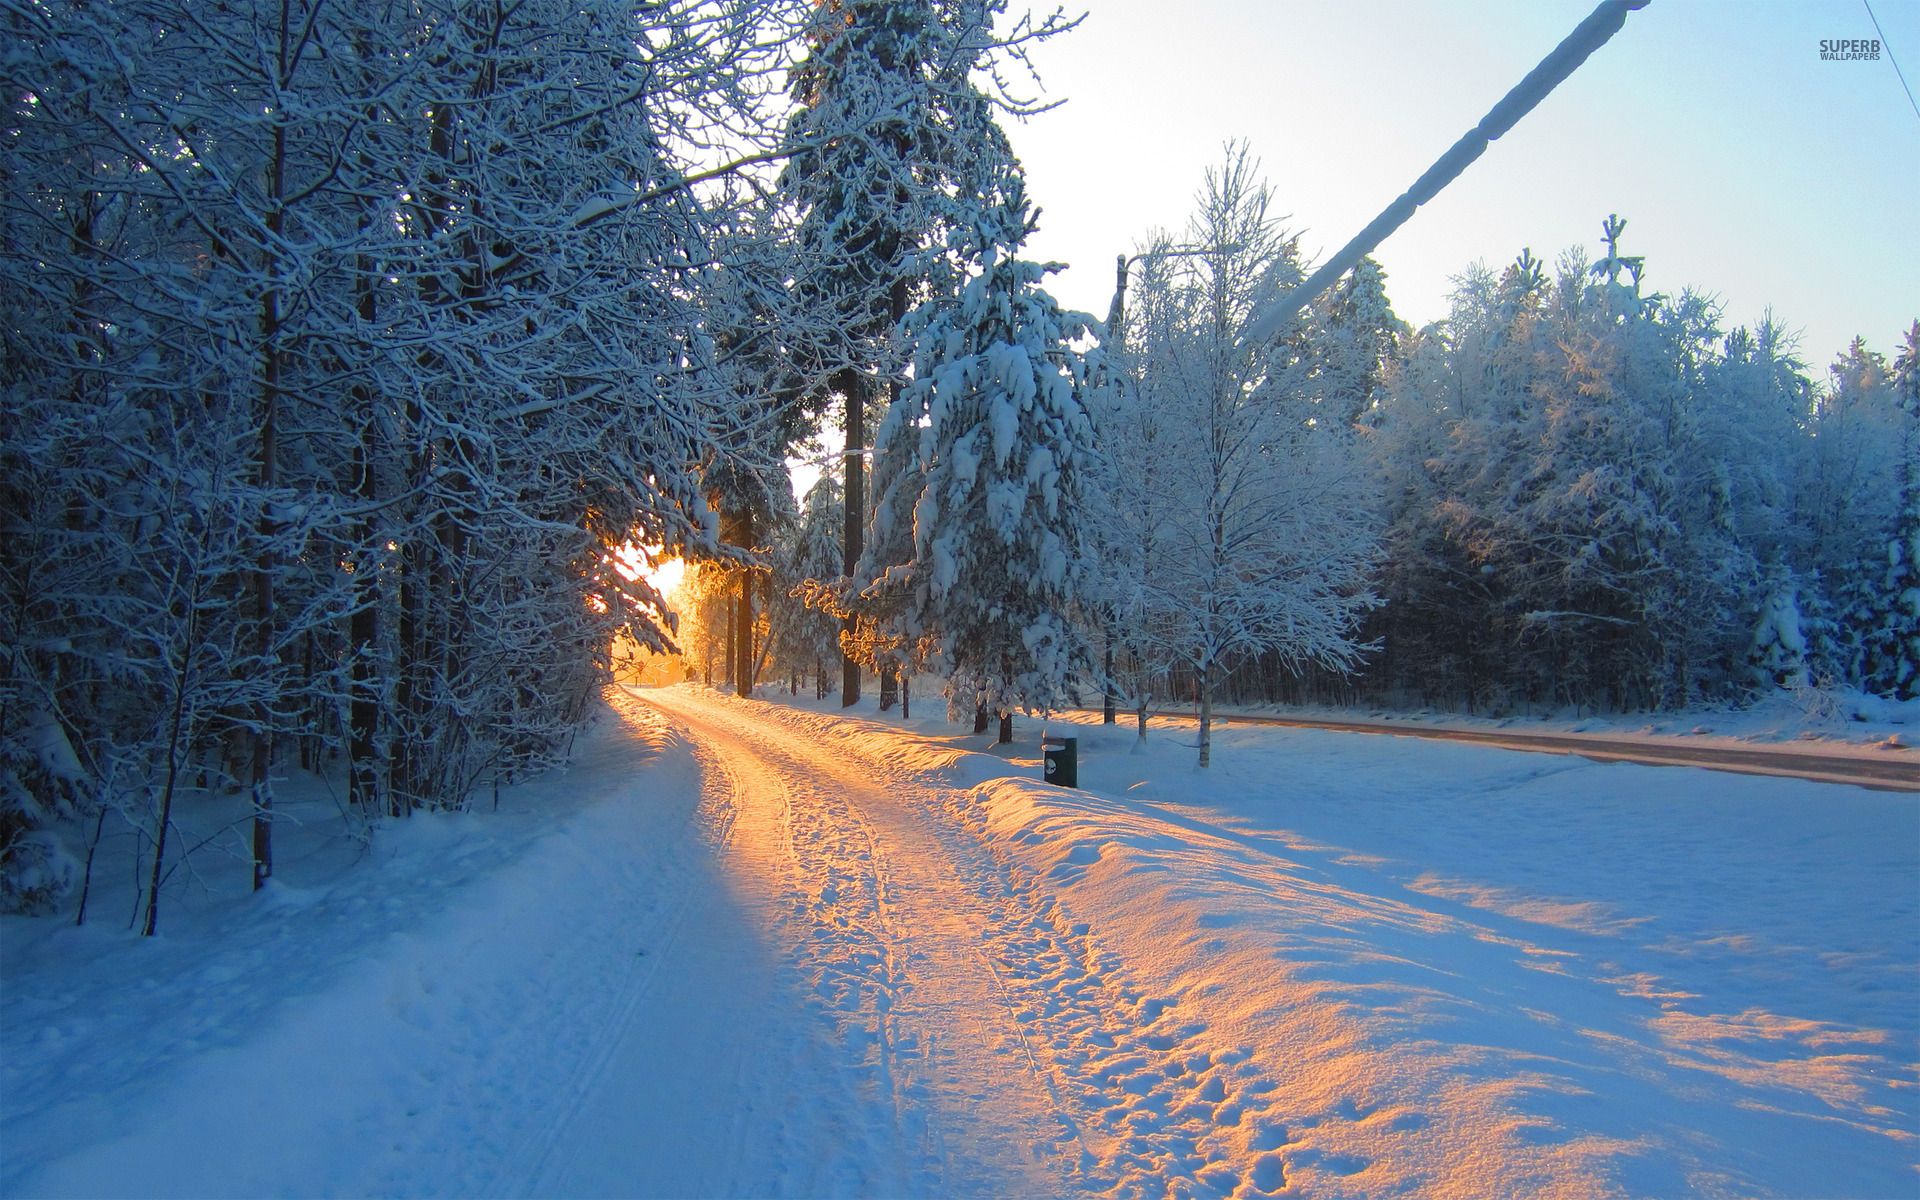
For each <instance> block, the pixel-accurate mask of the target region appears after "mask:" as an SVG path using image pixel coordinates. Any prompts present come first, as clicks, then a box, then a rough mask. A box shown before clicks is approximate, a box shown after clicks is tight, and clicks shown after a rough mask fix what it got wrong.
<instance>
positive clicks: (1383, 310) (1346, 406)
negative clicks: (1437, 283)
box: [1307, 258, 1411, 425]
mask: <svg viewBox="0 0 1920 1200" xmlns="http://www.w3.org/2000/svg"><path fill="white" fill-rule="evenodd" d="M1314 318H1315V336H1314V337H1313V339H1312V340H1311V342H1310V343H1309V344H1308V347H1307V353H1308V355H1309V361H1308V363H1307V385H1308V386H1309V387H1310V388H1311V389H1312V392H1313V394H1314V399H1315V402H1316V403H1317V404H1318V405H1320V407H1321V410H1322V411H1324V412H1328V413H1332V414H1335V415H1336V416H1337V417H1338V418H1339V419H1340V420H1341V422H1342V423H1343V424H1347V425H1352V424H1355V423H1357V422H1359V421H1361V420H1363V419H1365V418H1366V417H1367V415H1368V414H1369V413H1371V412H1373V411H1374V410H1375V409H1377V408H1378V406H1379V403H1380V400H1381V398H1382V396H1383V395H1384V393H1385V382H1386V377H1387V375H1388V374H1389V373H1390V372H1391V371H1392V370H1393V367H1394V363H1395V360H1396V359H1397V358H1398V357H1399V352H1400V339H1401V338H1403V337H1405V336H1406V335H1407V334H1408V333H1410V332H1411V330H1409V329H1408V328H1407V323H1406V322H1405V321H1402V320H1401V319H1400V318H1399V317H1397V316H1395V315H1394V312H1393V304H1392V302H1391V301H1390V300H1388V299H1387V273H1386V272H1385V271H1383V270H1381V268H1380V264H1379V263H1377V262H1375V261H1374V260H1373V259H1371V258H1363V259H1361V260H1360V262H1359V264H1358V265H1356V266H1355V267H1354V268H1353V270H1351V271H1349V272H1348V273H1347V274H1345V275H1343V276H1341V277H1340V280H1339V282H1337V283H1336V284H1334V286H1333V288H1332V289H1331V290H1329V291H1328V292H1327V293H1326V295H1325V296H1323V297H1321V298H1320V299H1319V300H1318V301H1317V302H1316V303H1315V305H1314Z"/></svg>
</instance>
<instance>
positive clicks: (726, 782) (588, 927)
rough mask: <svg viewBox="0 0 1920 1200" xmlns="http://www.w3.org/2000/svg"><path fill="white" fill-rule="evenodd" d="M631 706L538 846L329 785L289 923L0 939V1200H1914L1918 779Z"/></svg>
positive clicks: (179, 909)
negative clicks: (830, 1199)
mask: <svg viewBox="0 0 1920 1200" xmlns="http://www.w3.org/2000/svg"><path fill="white" fill-rule="evenodd" d="M610 699H611V705H612V707H611V710H610V711H609V713H608V714H607V716H606V719H604V720H603V721H602V722H601V723H600V725H599V726H598V727H597V728H596V729H595V730H593V731H592V732H591V733H589V734H587V735H584V736H583V737H582V740H581V744H580V747H579V752H578V755H577V759H576V762H575V765H574V766H573V767H572V768H571V770H569V771H568V772H566V773H565V774H563V775H560V776H557V777H554V778H550V779H546V780H542V781H540V782H538V783H536V784H532V785H528V786H525V787H522V788H519V789H515V790H513V791H511V792H508V793H506V794H504V795H503V797H502V800H501V804H500V811H499V812H498V813H477V814H469V815H461V816H438V817H433V816H423V817H418V818H415V819H413V820H412V821H410V822H406V823H402V824H399V825H394V826H389V827H386V828H383V829H382V830H380V831H379V835H378V837H377V838H375V840H374V841H373V843H372V847H371V849H369V850H367V851H365V852H364V853H357V852H354V851H353V849H352V847H351V845H350V844H349V843H348V842H347V841H346V840H345V839H343V838H341V837H340V836H339V835H340V832H341V825H342V820H343V819H342V817H341V815H340V812H339V809H338V807H337V805H336V804H335V802H334V801H333V800H332V799H331V798H330V797H329V794H328V793H327V792H325V791H324V790H321V789H316V790H314V791H312V792H311V793H309V794H306V795H304V796H302V797H301V798H299V799H298V800H296V801H295V802H294V803H292V804H290V805H289V811H290V814H291V815H293V816H296V817H298V818H299V820H300V821H301V822H302V824H301V826H300V827H298V828H297V829H295V828H293V827H283V832H282V833H281V834H280V835H279V838H280V841H281V845H282V847H283V849H282V863H281V867H280V873H279V875H278V877H277V879H276V881H275V882H274V884H273V885H272V887H271V888H270V890H269V892H268V894H267V895H266V896H265V897H263V898H262V899H259V900H249V899H247V898H246V897H244V896H242V895H237V894H235V892H234V890H233V888H234V887H235V886H238V887H244V881H245V869H244V865H243V864H242V863H240V862H237V861H229V860H228V859H227V858H225V857H222V856H218V853H217V852H218V851H219V850H220V849H221V846H222V843H221V842H219V841H216V842H215V843H214V844H212V845H210V846H209V847H208V848H207V849H205V850H202V851H201V853H200V855H199V856H198V859H197V863H198V867H199V871H198V873H197V875H188V874H182V875H181V876H179V879H178V884H179V886H177V887H176V888H175V889H174V894H173V895H172V896H171V897H170V899H169V902H168V903H169V907H168V908H167V909H165V910H164V911H163V914H162V924H161V936H160V937H158V938H156V939H153V940H150V941H141V940H139V939H135V938H133V937H131V936H130V935H129V934H127V933H126V932H124V930H123V929H122V927H121V926H122V922H123V921H124V918H125V914H126V913H127V912H128V911H129V910H130V907H131V895H132V893H131V887H132V881H131V879H130V878H127V870H126V869H122V865H123V864H112V863H110V864H108V867H106V868H103V870H102V873H101V874H102V877H101V879H100V880H99V881H98V883H97V885H96V893H95V896H94V900H93V903H94V906H95V907H94V914H95V915H94V920H93V923H91V924H90V925H89V926H88V927H86V928H83V929H74V928H71V927H69V926H65V925H61V924H56V923H53V922H47V921H28V920H25V919H21V918H6V919H5V920H4V921H0V952H4V973H3V980H4V994H3V995H0V1131H4V1132H0V1193H3V1194H4V1195H6V1196H39V1195H66V1196H108V1195H128V1196H161V1195H179V1196H187V1195H209V1196H211V1195H269V1194H272V1195H347V1194H352V1195H364V1194H383V1195H423V1196H424V1195H687V1194H716V1195H718V1194H725V1195H898V1194H912V1195H955V1194H969V1195H1013V1194H1047V1195H1052V1194H1085V1195H1114V1196H1123V1195H1169V1194H1175V1195H1232V1196H1242V1197H1251V1196H1261V1195H1272V1194H1285V1195H1309V1196H1316V1197H1319V1196H1385V1195H1409V1194H1418V1195H1431V1196H1491V1195H1500V1196H1519V1195H1547V1196H1551V1195H1564V1196H1595V1195H1608V1194H1626V1195H1675V1194H1682V1193H1687V1194H1700V1195H1725V1196H1750V1195H1782V1196H1912V1195H1914V1194H1916V1192H1920V798H1916V797H1915V796H1913V795H1911V794H1895V793H1884V792H1869V791H1865V790H1861V789H1857V788H1851V787H1843V786H1835V785H1826V784H1814V783H1803V782H1797V781H1792V780H1784V779H1762V778H1753V777H1742V776H1734V775H1723V774H1716V773H1711V772H1706V771H1699V770H1692V769H1679V768H1652V767H1637V766H1629V765H1620V764H1612V765H1601V764H1595V763H1590V762H1586V761H1584V760H1580V759H1573V758H1565V757H1559V756H1552V755H1535V754H1522V753H1516V752H1511V751H1503V750H1496V749H1488V748H1482V747H1475V746H1466V745H1455V744H1445V743H1435V742H1430V741H1417V740H1414V739H1408V738H1396V737H1385V736H1363V735H1352V734H1335V733H1328V732H1321V731H1311V730H1295V729H1279V728H1256V727H1251V726H1241V727H1235V726H1228V727H1227V728H1225V729H1222V730H1220V731H1218V733H1217V738H1218V741H1217V744H1216V752H1215V766H1214V768H1213V770H1212V771H1211V772H1210V773H1208V774H1205V775H1202V774H1200V773H1198V772H1196V771H1195V770H1194V768H1193V767H1192V766H1191V761H1192V757H1193V751H1192V749H1191V748H1190V747H1189V746H1186V745H1183V744H1182V742H1183V740H1190V739H1191V732H1190V727H1188V728H1186V729H1183V728H1182V727H1180V726H1178V725H1169V726H1165V727H1161V726H1159V725H1158V724H1156V727H1155V729H1154V732H1153V735H1152V738H1151V740H1150V741H1149V742H1148V744H1147V747H1146V748H1145V750H1144V751H1142V752H1135V751H1136V747H1135V746H1134V744H1133V737H1132V733H1131V730H1130V729H1129V728H1128V727H1127V726H1125V725H1122V726H1120V727H1118V728H1112V729H1103V728H1100V727H1099V726H1097V725H1084V724H1083V725H1082V727H1081V728H1079V729H1077V730H1074V731H1070V732H1076V733H1077V734H1078V736H1079V737H1080V739H1081V740H1080V769H1081V776H1080V780H1081V783H1082V784H1083V785H1085V790H1078V791H1074V790H1065V789H1059V788H1054V787H1051V786H1048V785H1045V784H1042V783H1039V782H1037V777H1038V775H1039V769H1038V762H1037V749H1036V739H1035V735H1036V734H1037V733H1038V727H1037V726H1036V725H1035V724H1033V723H1031V722H1026V721H1022V722H1021V723H1020V725H1019V729H1018V732H1019V735H1020V740H1019V741H1018V742H1016V744H1015V745H1014V746H1013V747H1010V748H1007V747H1003V748H992V747H989V746H988V745H987V742H988V740H989V739H988V738H987V737H985V736H980V737H975V736H963V735H961V734H959V733H957V732H956V730H955V729H954V728H953V727H950V726H948V725H947V724H946V723H945V722H944V721H941V720H938V719H927V720H917V721H915V722H913V723H911V724H910V725H909V726H908V727H906V728H905V729H902V728H901V727H900V725H899V723H898V722H893V721H886V722H882V721H878V720H875V719H873V718H874V714H873V713H872V712H871V701H869V703H868V705H867V706H866V707H865V708H863V710H862V712H863V713H864V716H863V717H862V718H858V719H843V718H841V717H839V716H838V715H837V711H828V708H829V706H828V705H821V706H818V707H817V708H816V707H814V706H810V705H803V706H793V705H788V704H782V703H748V702H741V701H738V700H732V699H727V698H722V697H717V696H714V695H712V694H711V693H707V692H704V691H700V690H695V689H685V688H676V689H670V690H666V691H661V692H650V693H645V694H642V695H641V696H638V697H635V696H628V695H625V694H621V693H615V694H614V695H613V696H612V697H611V698H610ZM920 711H921V712H922V713H937V712H938V707H937V704H934V703H926V702H923V707H922V709H921V710H920ZM663 714H664V715H663ZM1062 728H1063V726H1061V725H1056V726H1055V731H1056V732H1059V731H1060V730H1061V729H1062ZM230 815H231V814H222V813H208V814H201V815H200V816H199V818H198V819H199V820H200V821H201V822H202V823H203V824H204V825H205V826H206V828H207V830H208V831H211V830H212V829H213V828H215V827H217V825H218V823H219V822H220V821H221V820H223V819H230ZM232 836H234V837H237V835H232ZM112 849H113V848H111V847H109V851H111V850H112Z"/></svg>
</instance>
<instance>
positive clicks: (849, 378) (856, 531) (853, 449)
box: [840, 370, 867, 708]
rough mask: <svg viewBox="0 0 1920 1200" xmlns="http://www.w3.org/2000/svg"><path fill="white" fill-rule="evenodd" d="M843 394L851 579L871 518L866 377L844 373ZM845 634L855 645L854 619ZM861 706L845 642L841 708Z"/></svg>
mask: <svg viewBox="0 0 1920 1200" xmlns="http://www.w3.org/2000/svg"><path fill="white" fill-rule="evenodd" d="M840 378H841V386H840V391H841V394H842V395H843V396H844V397H845V398H846V403H847V445H846V459H845V462H846V474H847V486H846V504H847V511H846V524H845V535H846V536H845V540H846V547H845V550H846V553H845V556H844V557H845V560H846V562H845V566H846V575H847V578H849V579H851V578H853V573H854V571H855V569H856V568H858V567H859V565H860V552H861V550H862V549H863V548H864V538H865V534H866V518H867V472H866V463H865V461H864V459H863V457H862V455H863V454H864V452H865V449H866V389H867V380H866V377H865V376H863V375H861V374H860V373H859V372H858V371H851V370H850V371H845V372H842V374H841V377H840ZM841 632H842V633H843V634H845V636H846V639H847V641H849V642H851V641H852V639H853V637H854V635H855V634H856V633H857V632H858V630H857V629H856V628H855V626H854V618H853V617H851V616H849V617H847V618H846V619H845V621H844V622H843V623H842V625H841ZM858 703H860V664H859V663H858V662H857V661H855V659H854V658H853V656H852V655H850V654H849V653H848V652H847V650H846V646H845V644H844V643H843V644H842V646H841V650H840V707H841V708H852V707H853V706H854V705H856V704H858Z"/></svg>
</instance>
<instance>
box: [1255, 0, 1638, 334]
mask: <svg viewBox="0 0 1920 1200" xmlns="http://www.w3.org/2000/svg"><path fill="white" fill-rule="evenodd" d="M1648 3H1649V0H1601V4H1600V7H1598V8H1596V9H1594V10H1593V11H1592V12H1591V13H1589V14H1587V19H1586V20H1584V21H1582V22H1580V24H1578V25H1576V26H1574V29H1573V32H1572V33H1570V34H1568V35H1567V36H1566V37H1565V38H1564V39H1563V40H1562V41H1561V43H1560V44H1559V45H1558V46H1555V47H1554V48H1553V52H1552V53H1551V54H1549V55H1547V56H1546V57H1545V58H1543V59H1541V60H1540V65H1539V66H1536V67H1535V68H1534V69H1533V70H1531V71H1529V72H1527V75H1526V78H1524V79H1522V80H1521V81H1520V82H1519V83H1517V84H1515V85H1514V86H1513V90H1512V91H1509V92H1508V93H1507V94H1506V95H1505V96H1502V97H1501V98H1500V102H1499V103H1498V104H1496V105H1494V106H1493V108H1492V109H1490V110H1489V111H1488V112H1487V115H1486V116H1484V117H1482V118H1481V119H1480V123H1479V124H1478V125H1475V126H1474V127H1473V128H1472V129H1469V130H1468V131H1467V132H1466V133H1465V134H1463V135H1462V136H1461V138H1460V140H1459V141H1457V142H1455V143H1454V144H1453V146H1452V148H1451V149H1449V150H1448V151H1447V152H1446V153H1445V154H1442V155H1441V156H1440V158H1439V160H1438V161H1436V162H1435V163H1434V164H1433V165H1432V166H1431V167H1428V168H1427V171H1426V174H1424V175H1422V176H1420V178H1418V179H1416V180H1414V181H1413V186H1412V187H1409V188H1408V189H1407V190H1406V191H1405V192H1404V193H1402V194H1401V196H1400V198H1399V199H1397V200H1395V201H1394V202H1393V203H1392V204H1389V205H1387V207H1386V209H1385V211H1383V212H1382V213H1381V214H1380V215H1379V216H1377V217H1375V218H1374V219H1373V220H1372V221H1371V222H1369V223H1368V224H1367V227H1366V228H1365V229H1362V230H1361V231H1360V232H1359V233H1357V234H1355V235H1354V236H1353V240H1352V241H1350V242H1348V243H1347V244H1346V245H1344V246H1342V247H1340V251H1339V253H1337V254H1335V255H1334V256H1333V257H1332V258H1329V259H1328V260H1327V261H1326V262H1324V263H1322V264H1321V265H1320V269H1319V270H1317V271H1315V272H1314V273H1313V274H1312V275H1310V276H1308V277H1307V279H1306V281H1305V282H1303V283H1301V284H1300V286H1298V287H1296V288H1294V289H1293V290H1292V291H1290V292H1288V293H1287V294H1286V295H1284V296H1282V297H1280V299H1278V300H1276V301H1274V302H1273V305H1272V306H1271V307H1269V308H1268V309H1267V311H1266V312H1264V313H1262V314H1261V315H1260V316H1258V317H1256V318H1255V319H1254V321H1253V323H1252V324H1250V325H1249V326H1248V327H1247V331H1246V333H1244V334H1242V335H1241V336H1242V340H1243V341H1248V342H1264V341H1266V340H1268V339H1269V338H1272V337H1273V336H1274V335H1275V334H1277V333H1279V332H1280V330H1281V329H1282V328H1283V327H1284V326H1285V325H1286V323H1287V322H1288V321H1291V320H1292V319H1293V315H1294V314H1295V313H1297V312H1299V311H1300V310H1301V309H1303V308H1305V307H1306V306H1307V305H1308V304H1311V303H1312V302H1313V299H1314V297H1316V296H1318V295H1319V294H1320V293H1321V292H1324V291H1326V290H1327V288H1329V287H1330V286H1332V284H1333V282H1334V280H1336V279H1338V278H1340V277H1341V276H1342V275H1345V274H1346V273H1347V272H1348V271H1351V270H1353V268H1354V267H1355V266H1356V265H1358V263H1359V262H1360V260H1361V259H1362V258H1365V257H1366V256H1367V255H1368V254H1370V253H1372V251H1373V249H1374V247H1376V246H1378V245H1379V244H1380V243H1381V242H1384V241H1386V240H1387V238H1388V237H1390V236H1392V234H1393V231H1394V230H1396V229H1398V228H1400V227H1401V226H1402V225H1404V224H1406V223H1407V219H1408V218H1409V217H1411V216H1413V210H1414V209H1416V208H1419V207H1420V206H1421V205H1422V204H1425V203H1426V202H1427V201H1429V200H1431V199H1433V198H1434V197H1435V196H1437V195H1439V194H1440V191H1441V189H1442V188H1444V187H1446V186H1447V185H1448V184H1450V183H1452V182H1453V181H1454V180H1455V179H1458V178H1459V177H1460V173H1461V172H1463V171H1465V170H1466V169H1467V168H1468V167H1469V166H1472V165H1473V162H1474V160H1475V159H1477V158H1479V157H1480V156H1481V155H1482V154H1484V153H1486V150H1487V146H1488V144H1489V143H1491V142H1492V141H1493V140H1494V139H1495V138H1497V137H1499V136H1500V135H1501V134H1503V133H1505V132H1506V131H1507V130H1509V129H1512V128H1513V127H1514V125H1515V123H1517V122H1518V121H1519V120H1520V118H1521V117H1524V116H1526V115H1527V114H1528V113H1530V112H1532V111H1533V110H1534V108H1535V107H1536V106H1538V105H1539V103H1540V102H1541V101H1542V100H1544V99H1546V98H1547V93H1549V92H1551V91H1552V90H1553V89H1554V88H1556V87H1558V86H1559V85H1560V84H1561V83H1563V82H1565V81H1566V78H1567V76H1569V75H1571V74H1573V73H1574V71H1575V70H1577V69H1578V68H1579V66H1580V64H1581V63H1583V62H1586V61H1587V59H1588V58H1589V57H1590V56H1591V55H1592V54H1593V52H1594V51H1596V50H1598V49H1599V48H1600V47H1602V46H1604V45H1606V44H1607V42H1608V40H1609V39H1611V38H1612V37H1613V35H1614V34H1616V33H1618V32H1620V27H1621V26H1622V25H1625V24H1626V22H1627V14H1628V13H1630V12H1633V11H1634V10H1636V9H1641V8H1645V7H1646V6H1647V4H1648Z"/></svg>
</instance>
